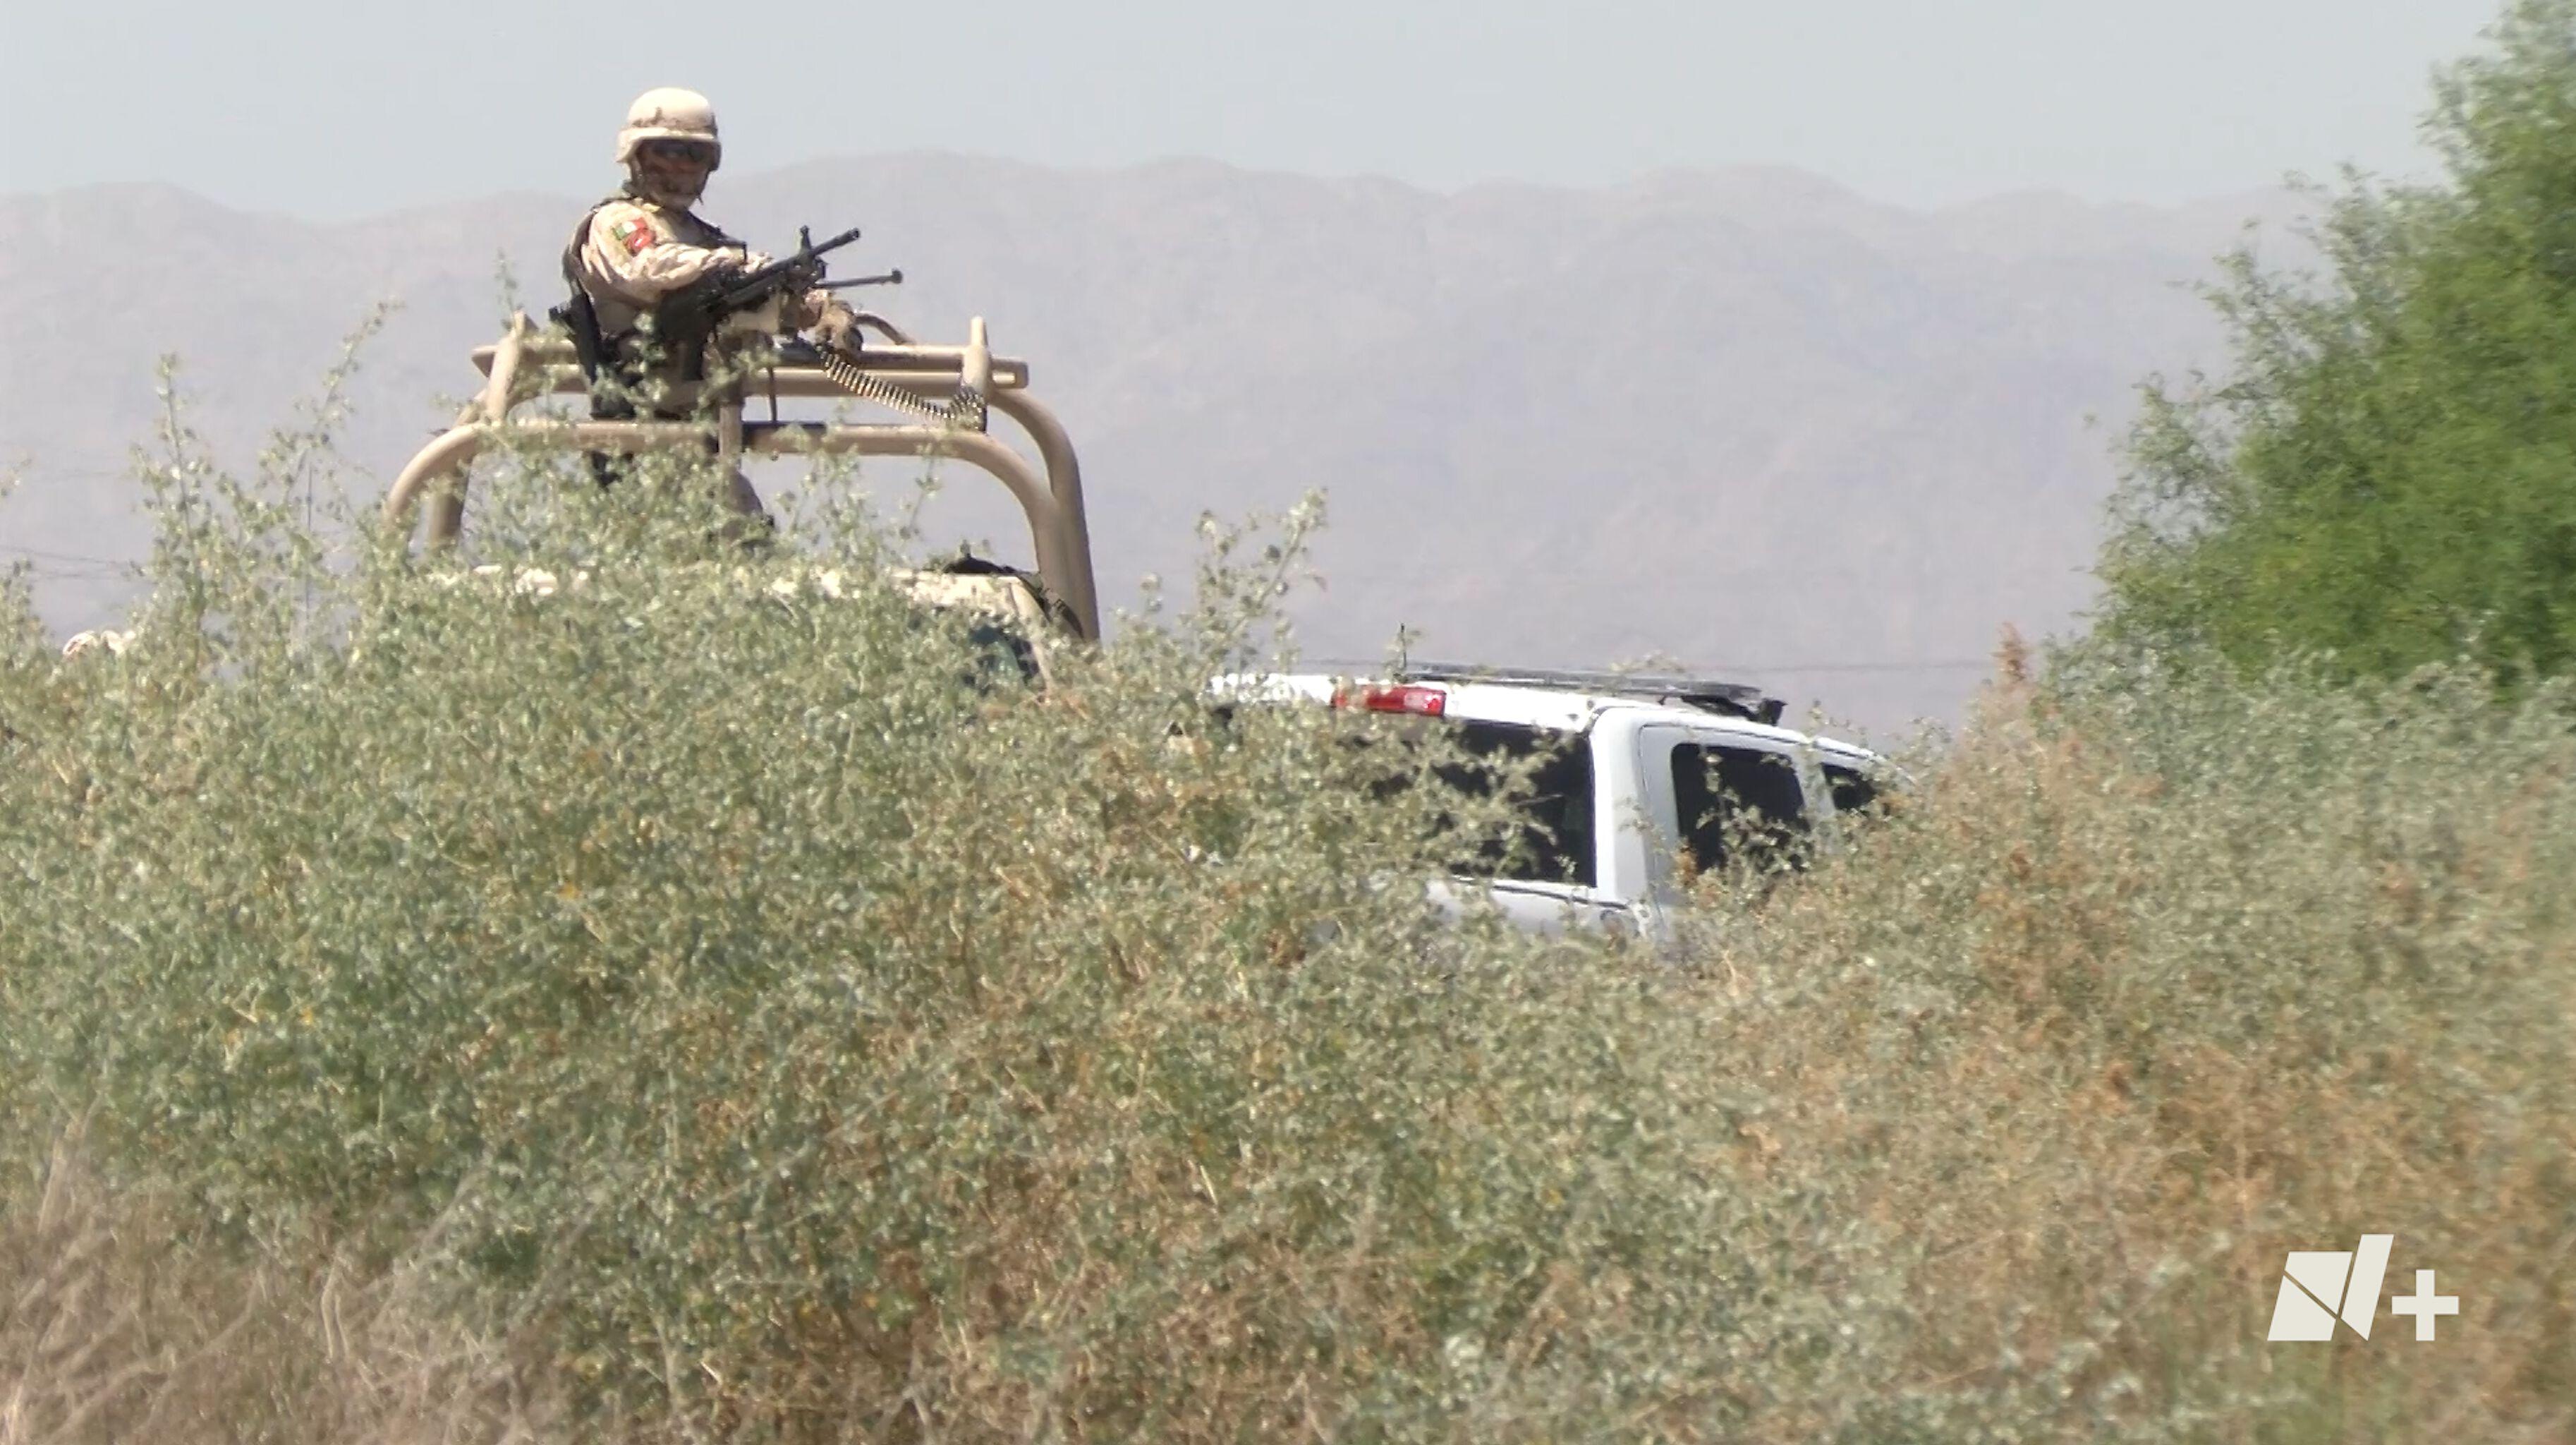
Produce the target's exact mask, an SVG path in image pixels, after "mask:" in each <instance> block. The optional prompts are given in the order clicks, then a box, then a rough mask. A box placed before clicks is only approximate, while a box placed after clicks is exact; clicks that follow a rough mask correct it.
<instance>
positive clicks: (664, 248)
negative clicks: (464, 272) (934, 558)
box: [563, 87, 856, 513]
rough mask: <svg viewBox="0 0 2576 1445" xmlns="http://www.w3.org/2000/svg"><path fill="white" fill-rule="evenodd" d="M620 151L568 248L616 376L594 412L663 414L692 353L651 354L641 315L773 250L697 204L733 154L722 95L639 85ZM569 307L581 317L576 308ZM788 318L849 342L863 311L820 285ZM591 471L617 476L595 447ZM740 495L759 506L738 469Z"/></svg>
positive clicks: (578, 293)
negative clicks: (720, 113)
mask: <svg viewBox="0 0 2576 1445" xmlns="http://www.w3.org/2000/svg"><path fill="white" fill-rule="evenodd" d="M617 160H618V163H619V164H621V165H623V166H625V167H626V187H625V189H624V190H622V191H620V192H618V193H617V194H616V195H613V196H610V197H609V198H607V199H606V200H604V201H601V202H600V203H599V204H598V205H596V206H593V207H591V208H590V213H589V214H588V215H585V216H583V217H582V218H581V225H580V226H579V227H578V228H577V229H575V230H574V232H573V236H572V242H571V244H570V245H568V246H566V247H565V248H564V257H563V265H564V277H565V279H566V280H567V281H569V282H570V283H571V284H572V286H573V288H574V293H575V298H574V308H573V309H574V310H575V311H576V312H578V310H579V309H580V307H581V305H582V303H583V302H584V301H587V303H588V308H589V310H590V312H591V314H592V317H593V318H595V324H596V327H597V336H598V341H599V358H598V359H599V362H600V369H601V370H602V371H603V372H604V373H606V374H607V375H606V376H605V377H603V378H600V380H603V381H608V380H612V379H613V383H614V384H610V385H594V387H593V391H592V401H591V415H593V416H595V417H602V418H615V419H625V418H630V417H633V416H634V415H636V403H637V402H638V401H641V402H642V404H643V405H644V406H645V407H646V408H647V409H648V410H649V411H650V414H652V415H654V416H657V417H672V416H685V415H686V413H685V411H680V412H675V411H672V410H668V409H666V408H667V407H668V403H667V402H666V401H664V400H663V398H664V397H665V396H666V395H667V388H668V387H669V386H670V385H671V384H673V383H675V382H676V381H678V380H679V375H680V369H681V366H682V358H679V357H676V356H659V357H657V356H654V355H652V354H651V348H650V347H649V345H648V344H647V343H646V340H645V337H644V334H643V333H642V332H641V331H640V330H639V324H640V323H641V321H642V320H643V318H644V316H645V315H646V314H647V313H648V312H650V311H651V310H652V309H653V307H654V306H655V305H656V304H658V303H659V302H661V301H662V300H663V298H665V297H667V296H669V295H670V294H671V293H673V292H675V291H678V290H680V289H681V288H683V287H686V286H689V285H692V284H694V283H696V282H698V281H701V280H704V279H705V278H706V277H707V276H708V275H710V274H712V273H714V272H716V271H718V270H720V269H724V268H734V269H741V270H748V269H751V268H755V267H759V266H764V265H767V264H768V262H769V258H768V257H767V256H764V255H762V254H760V253H759V252H757V251H753V250H750V249H749V248H747V247H745V246H744V245H743V244H742V243H741V242H740V241H737V240H735V239H734V238H733V237H731V236H728V235H726V234H725V233H724V232H723V231H720V230H718V229H717V228H716V227H714V226H712V225H710V224H708V223H707V222H706V221H704V220H702V219H700V218H699V217H698V215H697V214H696V213H695V212H694V211H692V210H691V209H690V208H691V207H692V206H695V205H696V204H697V201H698V197H699V195H700V194H701V193H702V192H704V191H705V189H706V184H707V177H708V175H709V174H711V173H712V172H713V171H714V170H715V169H716V167H717V166H718V165H719V164H721V163H722V162H723V160H724V143H723V141H721V140H720V139H718V138H717V135H716V112H715V107H714V106H713V105H712V104H710V103H709V102H708V100H707V98H706V97H705V96H703V95H700V94H698V93H697V92H696V91H694V90H680V89H676V88H671V87H664V88H662V89H658V90H648V91H646V92H644V93H643V94H642V95H640V96H638V97H636V99H635V103H634V104H633V105H631V106H629V107H627V110H626V126H625V128H624V129H623V130H620V131H619V132H618V133H617ZM568 319H571V320H572V324H574V325H575V326H579V325H581V324H582V321H581V319H580V318H579V317H578V316H577V315H576V316H575V317H572V318H568ZM785 321H786V324H787V325H788V326H790V327H792V328H796V329H804V328H808V327H810V328H812V329H813V330H814V331H815V332H816V333H817V334H818V335H819V336H821V337H822V338H823V339H824V340H826V341H828V342H830V343H831V344H833V345H835V346H841V347H846V346H847V345H848V343H849V340H850V334H851V328H852V326H853V325H854V324H855V322H856V314H855V313H854V312H852V311H851V309H850V308H849V307H848V306H846V305H844V304H843V303H842V302H841V301H840V300H839V299H838V298H836V297H834V296H833V295H832V294H831V293H829V292H827V291H810V292H807V293H806V294H805V295H804V296H803V297H802V298H800V299H798V300H797V301H796V302H794V303H792V304H791V305H790V306H789V308H788V315H787V316H786V318H785ZM593 471H594V473H595V474H596V475H597V476H598V477H599V479H600V482H601V484H602V485H606V484H607V483H608V481H609V480H610V472H609V470H608V469H607V467H606V466H605V465H604V463H603V462H602V461H601V459H598V458H594V459H593ZM732 500H733V504H734V506H735V507H736V508H737V509H738V510H741V511H743V512H745V513H759V512H761V505H760V498H759V497H758V495H757V494H755V493H754V492H753V491H752V490H751V484H750V483H749V482H748V481H747V480H745V479H744V478H743V477H742V476H741V475H740V474H738V473H737V474H736V475H735V477H734V480H733V496H732Z"/></svg>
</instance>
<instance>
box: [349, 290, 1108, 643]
mask: <svg viewBox="0 0 2576 1445" xmlns="http://www.w3.org/2000/svg"><path fill="white" fill-rule="evenodd" d="M860 319H861V321H862V322H863V323H864V324H866V325H868V326H869V327H870V328H871V329H873V330H875V331H877V332H878V333H880V334H881V335H883V336H884V337H886V338H887V340H886V343H885V344H883V345H880V344H878V343H876V342H873V341H871V342H870V343H869V344H868V345H867V346H865V347H864V348H863V349H862V350H861V352H860V354H859V364H858V365H857V366H856V367H855V368H851V371H853V372H854V373H855V374H856V375H857V376H858V377H860V378H862V379H863V380H864V381H865V383H866V384H867V385H868V386H870V387H872V388H876V389H882V390H884V391H885V392H887V394H888V395H900V396H910V397H915V398H918V399H919V400H921V401H922V402H925V403H928V404H930V405H932V406H934V407H935V406H937V405H938V404H939V403H942V402H945V401H947V400H948V399H949V398H951V397H956V396H959V395H961V394H962V393H963V392H969V391H971V392H972V393H974V394H976V395H980V396H981V397H983V398H984V399H985V401H986V403H987V404H988V405H989V406H990V407H991V409H992V410H994V411H998V412H1000V413H1001V414H1002V415H1004V416H1007V417H1009V418H1010V419H1011V420H1012V421H1014V422H1017V423H1018V424H1019V426H1020V428H1021V430H1023V431H1025V432H1027V433H1028V436H1029V440H1030V441H1031V442H1032V443H1033V444H1034V445H1035V446H1036V449H1037V453H1038V458H1039V461H1040V462H1041V463H1042V464H1043V466H1044V472H1043V474H1041V472H1040V471H1039V469H1038V468H1037V467H1033V466H1031V465H1030V463H1029V461H1028V459H1027V458H1026V457H1024V456H1022V455H1021V454H1020V453H1019V452H1018V451H1016V450H1014V449H1012V448H1011V447H1009V446H1007V445H1005V444H1004V443H1002V442H1001V441H999V440H997V439H996V438H994V437H992V436H990V435H988V434H986V433H985V432H984V431H983V430H981V429H980V425H970V426H959V425H955V424H936V423H919V422H902V423H889V422H847V421H831V422H816V421H781V420H778V419H777V408H776V402H777V400H778V399H779V398H781V397H825V398H837V399H842V400H866V401H880V402H882V401H883V400H884V399H885V398H883V397H870V396H867V395H865V394H864V393H863V392H861V391H857V390H853V389H852V388H851V387H850V386H848V385H845V384H844V383H843V382H842V381H840V380H836V379H835V378H834V377H833V376H831V375H829V374H826V372H825V371H824V370H822V369H821V368H820V367H817V366H811V365H803V366H800V365H787V364H781V365H776V366H765V367H763V368H762V369H760V370H758V371H755V372H752V373H751V374H750V375H749V376H748V377H747V378H746V379H745V380H744V382H743V384H742V385H741V386H740V387H739V388H737V389H736V393H734V394H724V395H720V397H719V399H718V403H717V405H716V407H715V409H714V414H713V415H712V416H711V417H710V418H709V419H708V420H707V421H705V422H697V421H587V420H585V421H570V420H564V419H561V418H557V417H520V416H514V415H513V414H512V413H513V412H515V411H516V410H517V409H518V408H519V407H520V406H521V405H523V404H525V403H527V402H530V401H534V400H536V399H538V398H540V397H545V396H582V395H586V394H587V393H588V389H589V388H588V384H587V383H586V382H585V381H584V380H583V378H582V374H581V365H580V362H579V360H578V358H577V357H576V356H575V355H574V352H573V345H572V340H571V338H569V337H567V336H565V335H563V334H562V333H560V332H557V331H554V330H552V329H550V328H544V327H540V326H538V325H536V324H535V323H533V322H531V321H529V319H528V318H527V316H526V315H524V314H521V315H516V316H513V317H511V318H510V328H509V330H508V331H507V332H506V333H504V334H503V336H502V337H501V340H500V341H499V342H498V343H497V344H495V345H491V346H484V347H477V348H476V349H475V351H474V365H475V366H476V368H478V369H479V370H481V371H482V372H483V373H484V374H485V377H486V380H485V382H484V385H483V390H482V393H481V395H479V396H477V397H476V398H475V399H474V401H473V402H472V403H471V404H469V405H468V406H467V407H466V408H465V410H464V412H463V414H461V415H460V416H458V417H457V419H456V424H455V425H454V426H452V427H450V428H449V429H448V430H447V431H446V432H445V433H443V434H441V435H440V436H438V437H437V438H436V439H434V440H432V441H431V442H430V443H429V445H427V446H425V447H423V448H421V450H420V452H419V454H418V455H416V456H414V457H413V458H412V459H411V462H410V464H409V465H407V466H405V467H404V468H403V469H402V472H401V474H400V475H398V476H397V477H395V478H394V484H393V487H392V489H391V490H390V491H388V492H387V493H386V494H385V501H384V512H383V515H384V520H385V524H386V525H387V526H389V527H394V528H397V529H401V528H406V527H407V526H408V525H409V523H410V519H411V512H412V509H413V508H414V507H417V506H419V505H420V504H421V502H422V501H423V500H424V499H426V500H427V502H428V506H427V507H426V508H425V509H424V510H426V511H427V512H428V514H429V521H428V528H427V531H428V539H427V540H428V545H430V546H431V547H433V548H435V547H444V546H451V545H453V544H454V543H455V541H456V538H457V534H458V533H459V532H460V531H462V530H463V528H464V525H465V493H466V484H465V483H466V479H465V469H466V467H467V466H468V464H470V463H471V462H472V461H473V460H474V458H475V457H476V456H477V455H478V454H480V453H481V452H482V451H483V449H484V448H485V447H487V446H490V445H492V444H493V443H495V442H510V443H516V444H520V445H533V446H540V447H547V448H554V449H561V450H579V451H598V452H638V451H645V450H649V449H653V448H657V447H681V448H699V447H703V446H705V445H706V444H707V443H708V442H709V441H713V442H714V443H715V447H716V454H717V460H718V464H719V465H721V466H724V467H727V468H730V467H733V466H735V465H737V464H738V463H739V461H740V459H741V458H742V456H743V455H744V454H746V453H750V454H754V455H761V456H801V455H812V454H817V453H849V454H852V455H857V456H919V457H948V458H953V459H955V460H957V461H961V462H965V463H967V464H969V465H971V466H974V467H977V468H979V469H981V470H982V471H984V472H986V473H988V474H990V475H991V476H992V477H993V478H994V479H995V480H997V481H999V482H1000V483H1001V484H1002V485H1003V486H1005V487H1007V488H1009V489H1010V492H1011V496H1012V497H1013V498H1014V499H1015V500H1017V501H1018V502H1019V504H1020V512H1021V514H1022V515H1023V516H1025V517H1026V518H1027V519H1028V524H1029V540H1030V542H1031V543H1032V545H1033V546H1034V548H1035V550H1036V553H1037V573H1038V579H1039V581H1040V582H1042V583H1044V584H1045V587H1046V590H1047V592H1048V593H1049V595H1050V596H1052V597H1053V598H1054V599H1055V600H1057V601H1059V602H1061V603H1062V604H1064V608H1065V610H1066V611H1067V612H1068V613H1069V614H1070V618H1069V620H1070V621H1071V622H1072V623H1073V624H1074V627H1075V630H1076V631H1078V632H1079V633H1080V634H1081V635H1082V636H1083V637H1084V638H1085V639H1087V640H1093V641H1096V640H1098V638H1099V636H1100V599H1099V594H1098V592H1097V590H1096V589H1095V588H1094V586H1093V583H1092V575H1091V529H1090V524H1089V523H1088V522H1087V521H1086V520H1085V519H1084V516H1083V510H1082V468H1081V466H1080V464H1079V463H1078V462H1077V461H1076V460H1075V458H1074V454H1073V442H1072V439H1071V438H1069V437H1067V436H1066V435H1065V430H1064V426H1063V424H1062V423H1060V422H1058V421H1057V420H1056V419H1055V415H1054V413H1052V412H1050V411H1048V410H1047V409H1046V408H1045V407H1043V406H1040V405H1039V404H1038V403H1037V401H1036V400H1035V399H1034V398H1032V397H1030V396H1029V395H1028V393H1027V391H1026V388H1027V386H1028V381H1029V368H1028V364H1027V363H1025V362H1021V361H1014V360H1009V359H1006V358H1001V357H996V356H994V355H993V354H992V351H991V349H990V347H988V346H987V345H986V343H985V333H984V321H983V318H981V317H977V318H976V319H975V320H974V321H973V322H972V323H971V324H970V325H969V327H968V329H967V342H966V344H965V345H964V346H924V345H920V344H918V343H915V342H914V341H913V340H912V339H911V338H910V337H908V336H906V335H904V334H903V333H902V332H901V331H899V330H897V329H896V328H895V327H894V326H893V325H891V324H890V323H888V322H886V321H885V320H884V318H882V317H878V316H875V315H872V314H867V313H862V315H861V318H860ZM693 390H694V388H687V387H684V388H681V389H680V391H679V392H678V393H675V394H674V395H673V396H672V398H671V401H672V403H673V404H674V405H675V406H691V405H694V403H695V400H696V398H695V397H694V396H692V395H689V394H687V393H689V392H691V391H693ZM744 394H748V395H750V396H753V397H758V398H765V399H767V400H769V401H770V403H771V407H770V419H769V420H766V421H748V420H745V418H744V416H743V409H744V408H743V395H744Z"/></svg>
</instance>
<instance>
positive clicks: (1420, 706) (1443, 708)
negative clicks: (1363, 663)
mask: <svg viewBox="0 0 2576 1445" xmlns="http://www.w3.org/2000/svg"><path fill="white" fill-rule="evenodd" d="M1333 706H1335V707H1352V706H1357V707H1359V708H1361V709H1363V710H1365V711H1368V712H1400V713H1409V714H1411V715H1412V716H1415V717H1439V716H1441V715H1442V714H1444V713H1446V712H1447V711H1448V710H1449V694H1448V693H1447V692H1446V691H1444V690H1442V689H1440V688H1436V687H1411V686H1392V685H1389V684H1386V683H1369V684H1367V685H1365V686H1362V687H1357V688H1349V687H1346V688H1343V689H1342V690H1341V691H1339V692H1336V693H1334V694H1333Z"/></svg>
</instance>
